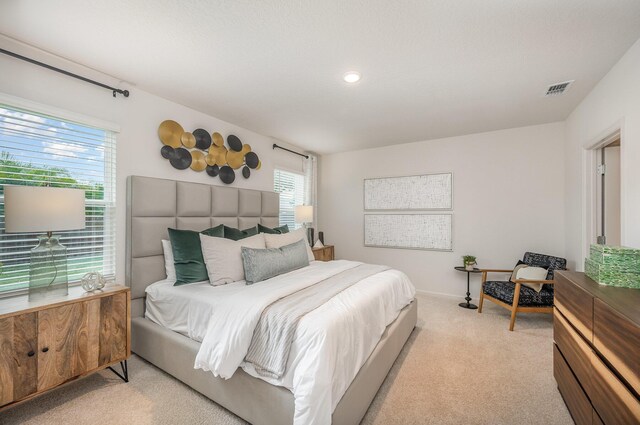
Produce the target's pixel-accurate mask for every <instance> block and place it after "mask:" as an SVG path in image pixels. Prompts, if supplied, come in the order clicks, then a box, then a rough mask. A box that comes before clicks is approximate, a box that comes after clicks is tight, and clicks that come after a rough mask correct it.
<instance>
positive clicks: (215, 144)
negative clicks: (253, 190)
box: [158, 120, 262, 184]
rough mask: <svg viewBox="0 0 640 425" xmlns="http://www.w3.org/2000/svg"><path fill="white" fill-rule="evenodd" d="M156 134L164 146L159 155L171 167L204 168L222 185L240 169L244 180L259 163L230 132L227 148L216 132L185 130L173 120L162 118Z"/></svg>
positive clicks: (199, 170)
mask: <svg viewBox="0 0 640 425" xmlns="http://www.w3.org/2000/svg"><path fill="white" fill-rule="evenodd" d="M158 137H159V138H160V141H161V142H162V144H163V145H164V146H162V148H161V149H160V154H161V155H162V157H163V158H165V159H168V160H169V163H170V164H171V166H172V167H173V168H176V169H178V170H185V169H187V168H191V169H192V170H193V171H198V172H201V171H206V173H207V174H208V175H209V176H211V177H218V176H219V177H220V180H222V182H223V183H225V184H231V183H233V181H234V180H235V178H236V173H235V171H234V170H237V169H240V168H242V176H243V177H244V178H245V179H248V178H249V177H250V176H251V170H252V169H253V170H259V169H260V167H261V166H262V163H261V162H260V158H259V157H258V155H257V154H256V153H255V152H253V151H252V150H251V146H250V145H248V144H243V143H242V141H241V140H240V138H239V137H238V136H236V135H234V134H230V135H229V136H227V145H228V146H229V147H228V148H227V147H226V146H225V145H224V137H222V135H221V134H220V133H217V132H214V133H212V134H210V133H209V132H208V131H207V130H204V129H202V128H198V129H195V130H194V131H193V132H188V131H184V129H183V128H182V126H181V125H180V124H178V123H177V122H175V121H173V120H166V121H163V122H162V123H161V124H160V127H158Z"/></svg>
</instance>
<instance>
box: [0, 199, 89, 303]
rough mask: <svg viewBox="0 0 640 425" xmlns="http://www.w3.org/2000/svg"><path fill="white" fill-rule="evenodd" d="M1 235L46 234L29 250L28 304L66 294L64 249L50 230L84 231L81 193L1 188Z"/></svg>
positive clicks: (65, 250) (66, 279)
mask: <svg viewBox="0 0 640 425" xmlns="http://www.w3.org/2000/svg"><path fill="white" fill-rule="evenodd" d="M4 210H5V232H6V233H23V232H46V234H44V235H41V236H38V245H37V246H36V247H35V248H33V249H31V263H30V265H29V301H34V300H38V299H42V298H48V297H51V296H61V295H67V294H68V293H69V290H68V288H69V281H68V275H67V248H66V247H65V246H63V245H62V244H60V242H59V240H58V239H59V237H58V236H55V235H53V232H54V231H63V230H76V229H84V227H85V217H84V190H80V189H67V188H59V187H40V186H5V187H4Z"/></svg>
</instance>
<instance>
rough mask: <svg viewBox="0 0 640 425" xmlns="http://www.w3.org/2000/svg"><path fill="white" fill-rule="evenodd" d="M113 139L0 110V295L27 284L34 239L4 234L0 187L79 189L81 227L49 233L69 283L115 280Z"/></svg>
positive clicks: (94, 130)
mask: <svg viewBox="0 0 640 425" xmlns="http://www.w3.org/2000/svg"><path fill="white" fill-rule="evenodd" d="M115 146H116V140H115V133H113V132H111V131H107V130H102V129H99V128H94V127H89V126H86V125H82V124H78V123H76V122H70V121H65V120H61V119H58V118H53V117H50V116H47V115H42V114H38V113H34V112H29V111H26V110H22V109H16V108H13V107H10V106H7V105H3V104H0V263H1V265H0V292H5V291H11V290H18V289H24V288H26V287H27V286H28V283H29V262H30V250H31V248H33V247H34V246H36V243H37V236H38V235H39V234H38V233H5V231H4V228H5V221H4V186H5V185H33V186H47V185H48V186H53V187H68V188H77V189H83V190H84V191H85V198H86V201H85V204H86V211H85V215H86V225H85V228H84V229H82V230H73V231H65V232H54V233H55V234H57V235H59V236H60V237H61V239H60V241H61V243H62V244H63V245H65V246H66V247H67V255H68V265H67V267H68V275H69V282H70V283H71V282H77V281H79V280H80V279H81V278H82V276H83V275H84V274H85V273H87V272H90V271H97V272H99V273H102V274H103V275H104V276H105V277H106V278H113V276H114V274H115Z"/></svg>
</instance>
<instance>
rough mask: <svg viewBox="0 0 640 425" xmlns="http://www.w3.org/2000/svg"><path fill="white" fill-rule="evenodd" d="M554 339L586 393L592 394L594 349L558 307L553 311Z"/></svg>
mask: <svg viewBox="0 0 640 425" xmlns="http://www.w3.org/2000/svg"><path fill="white" fill-rule="evenodd" d="M553 340H554V341H555V343H556V345H557V346H558V349H559V350H560V352H561V353H562V356H563V357H564V359H565V361H566V362H567V364H568V365H569V367H570V368H571V370H572V371H573V373H574V375H575V376H576V378H578V381H579V382H580V384H581V386H582V388H583V389H584V391H585V393H586V394H587V395H590V394H591V356H592V355H593V354H592V353H593V351H592V350H591V347H589V344H587V342H586V341H585V340H584V339H583V338H582V337H581V336H580V335H579V334H578V332H576V331H575V329H573V327H571V325H570V324H569V322H568V321H567V319H565V318H564V317H563V316H562V314H561V313H559V311H558V310H557V309H556V310H555V311H554V312H553Z"/></svg>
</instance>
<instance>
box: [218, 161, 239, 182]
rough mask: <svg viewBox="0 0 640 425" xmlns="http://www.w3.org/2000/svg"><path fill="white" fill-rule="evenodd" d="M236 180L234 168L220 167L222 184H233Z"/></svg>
mask: <svg viewBox="0 0 640 425" xmlns="http://www.w3.org/2000/svg"><path fill="white" fill-rule="evenodd" d="M235 179H236V173H235V171H233V168H231V167H229V166H228V165H224V166H222V167H220V180H222V183H225V184H231V183H233V181H234V180H235Z"/></svg>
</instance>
